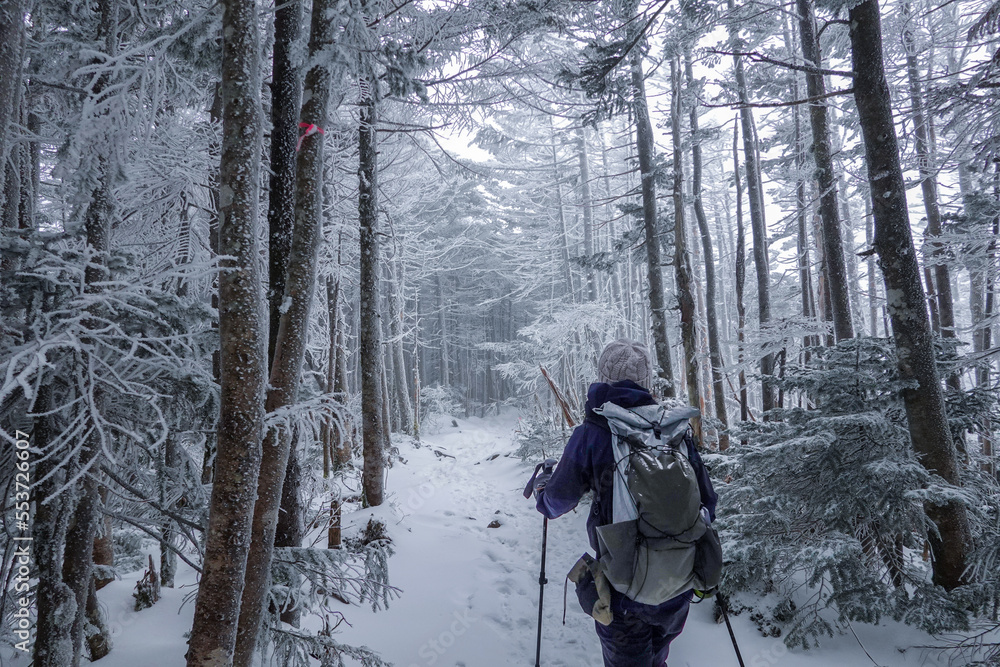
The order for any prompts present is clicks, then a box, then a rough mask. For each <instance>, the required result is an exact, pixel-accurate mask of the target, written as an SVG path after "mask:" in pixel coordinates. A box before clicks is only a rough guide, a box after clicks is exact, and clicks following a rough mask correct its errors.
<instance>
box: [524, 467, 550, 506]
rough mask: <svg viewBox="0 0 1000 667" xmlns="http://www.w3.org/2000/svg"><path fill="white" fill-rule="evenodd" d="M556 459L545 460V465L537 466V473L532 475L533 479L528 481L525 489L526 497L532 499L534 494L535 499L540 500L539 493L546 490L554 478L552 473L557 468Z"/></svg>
mask: <svg viewBox="0 0 1000 667" xmlns="http://www.w3.org/2000/svg"><path fill="white" fill-rule="evenodd" d="M556 463H558V461H556V460H555V459H545V462H544V463H539V464H538V465H537V466H535V472H534V473H532V475H531V479H529V480H528V484H527V485H526V486H525V487H524V497H525V498H530V497H531V494H532V493H534V495H535V498H536V499H537V498H538V492H539V491H541V490H542V489H544V488H545V485H546V484H548V482H549V479H550V478H551V477H552V471H553V470H554V469H555V467H556Z"/></svg>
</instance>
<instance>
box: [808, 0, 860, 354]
mask: <svg viewBox="0 0 1000 667" xmlns="http://www.w3.org/2000/svg"><path fill="white" fill-rule="evenodd" d="M796 4H797V6H798V12H799V38H800V40H801V42H802V55H803V56H804V57H805V60H806V64H807V65H810V66H812V67H815V68H821V67H822V66H823V58H822V54H821V52H820V46H819V38H818V36H817V34H816V14H815V10H814V7H813V0H796ZM805 77H806V94H807V95H808V96H809V97H810V98H818V97H820V96H822V95H825V94H826V84H825V83H824V82H823V75H822V74H817V73H814V72H806V75H805ZM809 123H810V125H811V126H812V137H813V141H812V154H813V159H814V160H815V162H816V181H817V182H818V183H819V190H820V198H819V214H820V218H821V219H822V221H823V250H824V253H823V254H824V256H825V257H826V267H827V276H828V278H829V280H828V281H827V288H828V289H829V290H830V301H831V306H832V315H833V331H834V335H835V336H836V339H837V340H838V341H841V340H846V339H848V338H853V337H854V323H853V319H852V317H851V294H850V286H849V282H848V280H847V265H846V263H845V262H844V245H843V241H842V239H841V232H840V211H839V208H838V203H837V178H836V176H835V174H834V171H833V152H832V150H831V146H830V122H829V117H828V115H827V110H826V101H825V100H816V101H813V102H811V103H810V104H809Z"/></svg>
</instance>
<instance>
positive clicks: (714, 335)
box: [678, 47, 729, 451]
mask: <svg viewBox="0 0 1000 667" xmlns="http://www.w3.org/2000/svg"><path fill="white" fill-rule="evenodd" d="M684 73H685V77H686V78H687V86H688V88H689V89H693V88H694V86H695V83H694V69H693V66H692V63H691V49H690V47H688V48H687V49H686V50H685V52H684ZM678 86H679V84H678ZM692 99H693V98H692ZM690 118H691V136H692V141H691V191H692V193H693V194H694V217H695V219H696V220H697V221H698V230H699V232H700V233H701V247H702V253H703V254H704V265H705V320H706V328H707V329H708V358H709V361H710V362H711V366H712V394H713V395H714V398H715V418H716V419H718V420H719V422H720V427H719V450H720V451H725V450H726V449H728V448H729V436H728V435H727V434H726V433H725V431H726V430H727V429H728V428H729V414H728V413H727V412H726V393H725V392H726V390H725V387H724V386H723V377H722V348H721V346H720V344H719V322H718V318H717V316H716V311H715V302H716V300H717V299H718V297H717V296H716V291H715V257H714V255H713V252H712V235H711V232H710V231H709V229H708V218H707V216H706V215H705V205H704V203H703V202H702V197H701V190H702V187H701V175H702V162H701V137H700V135H699V127H698V107H697V105H695V104H692V105H691V112H690Z"/></svg>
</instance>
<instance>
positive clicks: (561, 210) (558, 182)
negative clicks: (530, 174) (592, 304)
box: [549, 116, 576, 303]
mask: <svg viewBox="0 0 1000 667" xmlns="http://www.w3.org/2000/svg"><path fill="white" fill-rule="evenodd" d="M549 132H550V133H551V139H552V141H551V149H552V180H553V182H554V183H555V186H556V219H557V220H558V221H559V238H560V243H561V245H560V248H559V251H560V253H561V254H562V264H563V275H564V276H565V279H566V294H567V296H568V297H569V301H570V302H571V303H572V302H575V301H576V288H575V286H574V284H573V267H572V266H571V265H570V260H569V257H570V255H569V231H568V230H567V228H566V208H565V206H564V204H563V192H562V176H561V175H560V173H559V153H558V146H557V144H556V129H555V123H553V121H552V116H549Z"/></svg>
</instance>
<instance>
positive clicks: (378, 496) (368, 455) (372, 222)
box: [358, 79, 447, 507]
mask: <svg viewBox="0 0 1000 667" xmlns="http://www.w3.org/2000/svg"><path fill="white" fill-rule="evenodd" d="M377 86H378V82H377V81H372V80H370V79H369V80H368V81H367V82H366V84H365V85H364V86H362V90H363V91H365V92H364V93H363V96H362V100H361V103H360V106H359V111H360V121H361V122H360V131H359V135H360V136H359V142H358V181H359V189H358V214H359V218H360V222H361V275H360V289H361V329H360V331H359V336H358V339H359V340H358V354H359V356H360V359H361V406H362V409H361V433H362V435H361V437H362V450H363V456H364V467H363V470H362V473H361V484H362V491H363V493H364V501H365V504H366V505H368V506H370V507H377V506H378V505H381V504H382V501H383V494H384V492H385V489H384V477H385V431H384V428H385V425H384V423H383V419H382V401H383V400H385V398H386V397H385V396H383V395H382V325H381V313H380V312H379V303H378V301H379V298H378V297H379V274H378V270H379V237H378V227H379V224H378V215H379V213H378V157H377V156H378V142H377V134H376V131H375V125H376V123H378V104H377V101H376V98H377V94H378V91H377ZM439 279H440V278H439ZM441 333H442V336H441V338H442V340H444V337H445V336H444V333H445V332H444V330H442V332H441ZM441 352H442V354H443V355H445V352H446V351H445V350H444V349H442V351H441ZM445 359H447V356H443V357H442V371H443V372H444V371H447V361H445ZM442 379H444V378H442Z"/></svg>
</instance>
